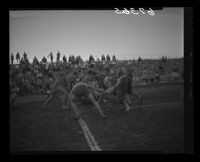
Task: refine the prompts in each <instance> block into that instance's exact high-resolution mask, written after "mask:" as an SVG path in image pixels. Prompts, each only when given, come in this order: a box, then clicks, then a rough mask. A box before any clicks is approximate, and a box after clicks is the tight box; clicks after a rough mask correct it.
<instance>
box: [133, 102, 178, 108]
mask: <svg viewBox="0 0 200 162" xmlns="http://www.w3.org/2000/svg"><path fill="white" fill-rule="evenodd" d="M179 103H181V102H165V103H157V104H149V105H141V106H135V107H134V106H133V107H131V109H135V108H143V107H151V106H160V105H170V104H179Z"/></svg>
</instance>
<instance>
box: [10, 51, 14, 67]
mask: <svg viewBox="0 0 200 162" xmlns="http://www.w3.org/2000/svg"><path fill="white" fill-rule="evenodd" d="M10 57H11V64H12V65H13V61H14V55H13V53H11V56H10Z"/></svg>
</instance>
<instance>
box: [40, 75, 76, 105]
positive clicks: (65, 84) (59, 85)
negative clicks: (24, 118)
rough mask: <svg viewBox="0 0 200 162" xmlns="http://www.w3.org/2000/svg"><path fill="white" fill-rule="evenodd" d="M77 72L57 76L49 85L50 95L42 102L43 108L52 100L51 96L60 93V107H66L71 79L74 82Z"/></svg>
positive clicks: (53, 96)
mask: <svg viewBox="0 0 200 162" xmlns="http://www.w3.org/2000/svg"><path fill="white" fill-rule="evenodd" d="M76 76H77V73H73V74H68V75H67V76H63V75H61V76H57V77H56V81H55V83H54V84H53V85H52V87H51V91H50V95H49V97H48V98H47V100H46V101H45V103H44V104H43V108H46V106H47V105H48V104H49V103H50V102H51V101H52V100H53V98H55V97H56V95H58V94H61V95H62V108H63V109H66V108H67V106H66V101H67V98H68V94H69V92H70V90H71V88H72V86H73V85H72V81H73V82H75V80H76Z"/></svg>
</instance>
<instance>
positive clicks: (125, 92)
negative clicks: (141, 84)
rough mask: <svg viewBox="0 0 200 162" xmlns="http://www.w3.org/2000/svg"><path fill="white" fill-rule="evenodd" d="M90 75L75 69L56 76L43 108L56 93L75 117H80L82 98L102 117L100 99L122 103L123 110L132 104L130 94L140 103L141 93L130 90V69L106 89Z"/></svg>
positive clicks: (131, 74) (103, 115) (127, 109)
mask: <svg viewBox="0 0 200 162" xmlns="http://www.w3.org/2000/svg"><path fill="white" fill-rule="evenodd" d="M91 76H92V75H84V74H82V73H78V72H77V71H75V72H72V73H69V74H61V75H59V76H56V79H55V83H54V84H53V85H52V87H51V91H50V94H49V96H48V98H47V100H46V101H45V103H44V105H43V108H44V109H45V108H46V107H47V105H48V104H49V103H50V102H51V101H52V99H53V98H54V97H55V96H57V94H61V97H62V108H63V109H67V110H73V112H74V114H75V117H76V118H79V117H80V113H79V111H78V103H79V102H80V101H81V100H82V99H89V101H91V102H92V103H93V105H94V106H95V108H96V109H97V110H98V111H99V113H100V114H101V116H102V117H103V118H106V115H105V114H104V113H103V111H102V109H101V106H100V104H99V103H100V101H105V100H107V102H110V103H113V104H124V105H125V111H129V110H130V109H131V104H132V100H131V98H130V95H134V96H136V97H137V98H138V99H139V101H140V103H139V105H141V104H142V99H143V97H142V95H138V94H136V93H133V92H132V78H133V72H132V70H130V69H129V70H127V71H126V73H125V74H124V75H122V76H121V77H119V78H118V79H117V81H116V84H115V85H113V86H112V87H109V88H107V89H106V90H104V89H102V88H99V87H98V86H97V82H98V80H96V81H94V80H93V79H91V78H92V77H91Z"/></svg>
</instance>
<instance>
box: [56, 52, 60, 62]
mask: <svg viewBox="0 0 200 162" xmlns="http://www.w3.org/2000/svg"><path fill="white" fill-rule="evenodd" d="M59 61H60V52H59V51H58V53H57V62H59Z"/></svg>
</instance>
